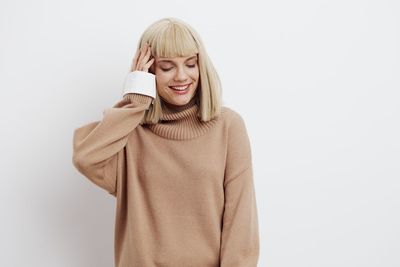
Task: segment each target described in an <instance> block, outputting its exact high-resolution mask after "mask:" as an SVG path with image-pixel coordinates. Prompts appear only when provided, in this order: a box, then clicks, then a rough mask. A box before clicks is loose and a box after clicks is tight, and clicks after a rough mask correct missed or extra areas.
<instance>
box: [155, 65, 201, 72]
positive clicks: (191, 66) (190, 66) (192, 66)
mask: <svg viewBox="0 0 400 267" xmlns="http://www.w3.org/2000/svg"><path fill="white" fill-rule="evenodd" d="M186 66H188V67H189V68H194V67H196V64H193V65H186ZM161 70H162V71H170V70H172V68H169V69H163V68H161Z"/></svg>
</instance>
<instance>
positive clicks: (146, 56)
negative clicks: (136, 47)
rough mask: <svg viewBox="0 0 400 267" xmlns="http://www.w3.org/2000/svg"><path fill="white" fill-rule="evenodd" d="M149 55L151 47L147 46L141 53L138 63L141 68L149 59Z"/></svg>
mask: <svg viewBox="0 0 400 267" xmlns="http://www.w3.org/2000/svg"><path fill="white" fill-rule="evenodd" d="M150 56H151V49H150V47H148V48H147V51H146V53H144V54H143V57H142V59H141V61H140V64H139V65H140V66H141V68H144V66H145V65H146V64H147V62H148V61H149V58H150Z"/></svg>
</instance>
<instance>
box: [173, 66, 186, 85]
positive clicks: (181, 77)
mask: <svg viewBox="0 0 400 267" xmlns="http://www.w3.org/2000/svg"><path fill="white" fill-rule="evenodd" d="M187 78H188V75H187V73H186V72H185V69H184V68H183V67H179V68H177V72H176V74H175V77H174V80H175V81H177V82H182V81H186V80H187Z"/></svg>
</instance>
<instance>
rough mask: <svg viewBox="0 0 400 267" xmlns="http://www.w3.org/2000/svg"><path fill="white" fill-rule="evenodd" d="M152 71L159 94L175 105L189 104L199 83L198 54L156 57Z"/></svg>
mask: <svg viewBox="0 0 400 267" xmlns="http://www.w3.org/2000/svg"><path fill="white" fill-rule="evenodd" d="M150 71H151V72H152V73H154V74H155V75H156V84H157V93H158V95H159V96H160V97H161V98H162V99H163V100H164V101H166V102H168V103H170V104H173V105H179V106H180V105H185V104H187V103H188V102H189V101H190V100H191V99H192V97H193V96H194V95H195V93H196V89H197V85H198V83H199V76H200V75H199V66H198V64H197V54H193V55H191V56H188V57H173V58H163V57H155V61H154V64H153V65H152V66H151V68H150Z"/></svg>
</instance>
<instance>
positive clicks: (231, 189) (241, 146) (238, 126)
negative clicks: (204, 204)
mask: <svg viewBox="0 0 400 267" xmlns="http://www.w3.org/2000/svg"><path fill="white" fill-rule="evenodd" d="M228 127H229V128H228V151H227V159H226V168H225V178H224V191H225V208H224V214H223V228H222V239H221V260H220V261H221V263H220V266H221V267H256V266H257V262H258V257H259V232H258V215H257V205H256V196H255V189H254V181H253V167H252V159H251V148H250V141H249V137H248V134H247V130H246V127H245V123H244V121H243V119H242V117H241V116H240V115H239V114H238V113H236V112H233V113H232V116H231V120H230V124H229V126H228Z"/></svg>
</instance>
